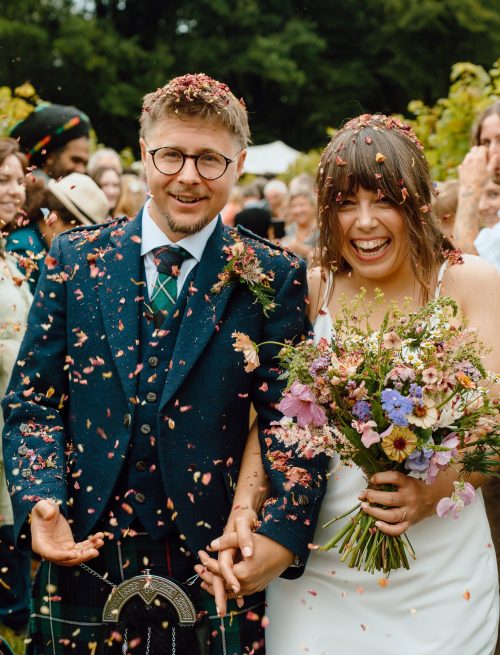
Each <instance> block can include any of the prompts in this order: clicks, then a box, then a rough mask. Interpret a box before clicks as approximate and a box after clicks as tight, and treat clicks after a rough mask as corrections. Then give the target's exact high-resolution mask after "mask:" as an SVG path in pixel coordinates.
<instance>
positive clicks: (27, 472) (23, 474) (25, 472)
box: [21, 469, 31, 478]
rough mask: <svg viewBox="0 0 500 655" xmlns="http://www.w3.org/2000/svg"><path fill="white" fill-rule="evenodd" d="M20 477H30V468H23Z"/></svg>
mask: <svg viewBox="0 0 500 655" xmlns="http://www.w3.org/2000/svg"><path fill="white" fill-rule="evenodd" d="M21 477H23V478H29V477H31V469H23V470H22V471H21Z"/></svg>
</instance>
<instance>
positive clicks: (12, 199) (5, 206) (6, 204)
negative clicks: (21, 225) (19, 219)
mask: <svg viewBox="0 0 500 655" xmlns="http://www.w3.org/2000/svg"><path fill="white" fill-rule="evenodd" d="M25 181H26V179H25V175H24V171H23V167H22V165H21V162H20V161H19V159H18V158H17V157H16V156H15V155H8V156H7V157H6V158H5V159H4V161H3V163H2V164H0V230H1V229H2V228H3V227H5V226H6V225H8V224H9V223H12V221H13V220H14V219H15V218H16V216H17V214H18V213H19V210H20V209H21V207H22V205H23V203H24V201H25V200H26V188H25Z"/></svg>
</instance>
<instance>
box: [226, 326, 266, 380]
mask: <svg viewBox="0 0 500 655" xmlns="http://www.w3.org/2000/svg"><path fill="white" fill-rule="evenodd" d="M231 336H232V337H233V339H234V340H235V342H234V344H233V348H234V350H236V352H238V353H243V357H244V359H245V364H246V366H245V371H246V372H247V373H250V372H251V371H254V370H255V369H256V368H258V367H259V366H260V361H259V352H258V350H257V346H256V345H255V344H254V342H253V341H252V340H251V339H250V337H249V336H248V335H246V334H244V333H243V332H233V333H232V335H231Z"/></svg>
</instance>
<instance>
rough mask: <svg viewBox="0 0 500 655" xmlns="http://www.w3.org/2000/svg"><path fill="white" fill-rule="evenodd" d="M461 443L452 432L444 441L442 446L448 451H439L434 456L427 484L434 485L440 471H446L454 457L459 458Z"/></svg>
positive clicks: (430, 464) (428, 472)
mask: <svg viewBox="0 0 500 655" xmlns="http://www.w3.org/2000/svg"><path fill="white" fill-rule="evenodd" d="M459 443H460V440H459V438H458V437H457V435H456V433H455V432H451V433H450V434H449V435H448V436H447V437H445V438H444V439H443V441H442V442H441V446H442V447H443V446H444V447H445V448H446V449H447V450H437V451H435V452H434V453H433V454H432V457H431V460H430V462H429V468H428V471H427V484H432V483H433V482H434V480H435V479H436V475H437V474H438V473H439V471H442V470H444V469H445V468H446V467H447V466H448V465H449V463H450V462H451V459H452V458H453V457H457V455H458V451H457V448H458V445H459Z"/></svg>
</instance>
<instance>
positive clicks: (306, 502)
mask: <svg viewBox="0 0 500 655" xmlns="http://www.w3.org/2000/svg"><path fill="white" fill-rule="evenodd" d="M298 501H299V505H309V498H308V497H307V496H306V495H305V494H300V496H299V497H298Z"/></svg>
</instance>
